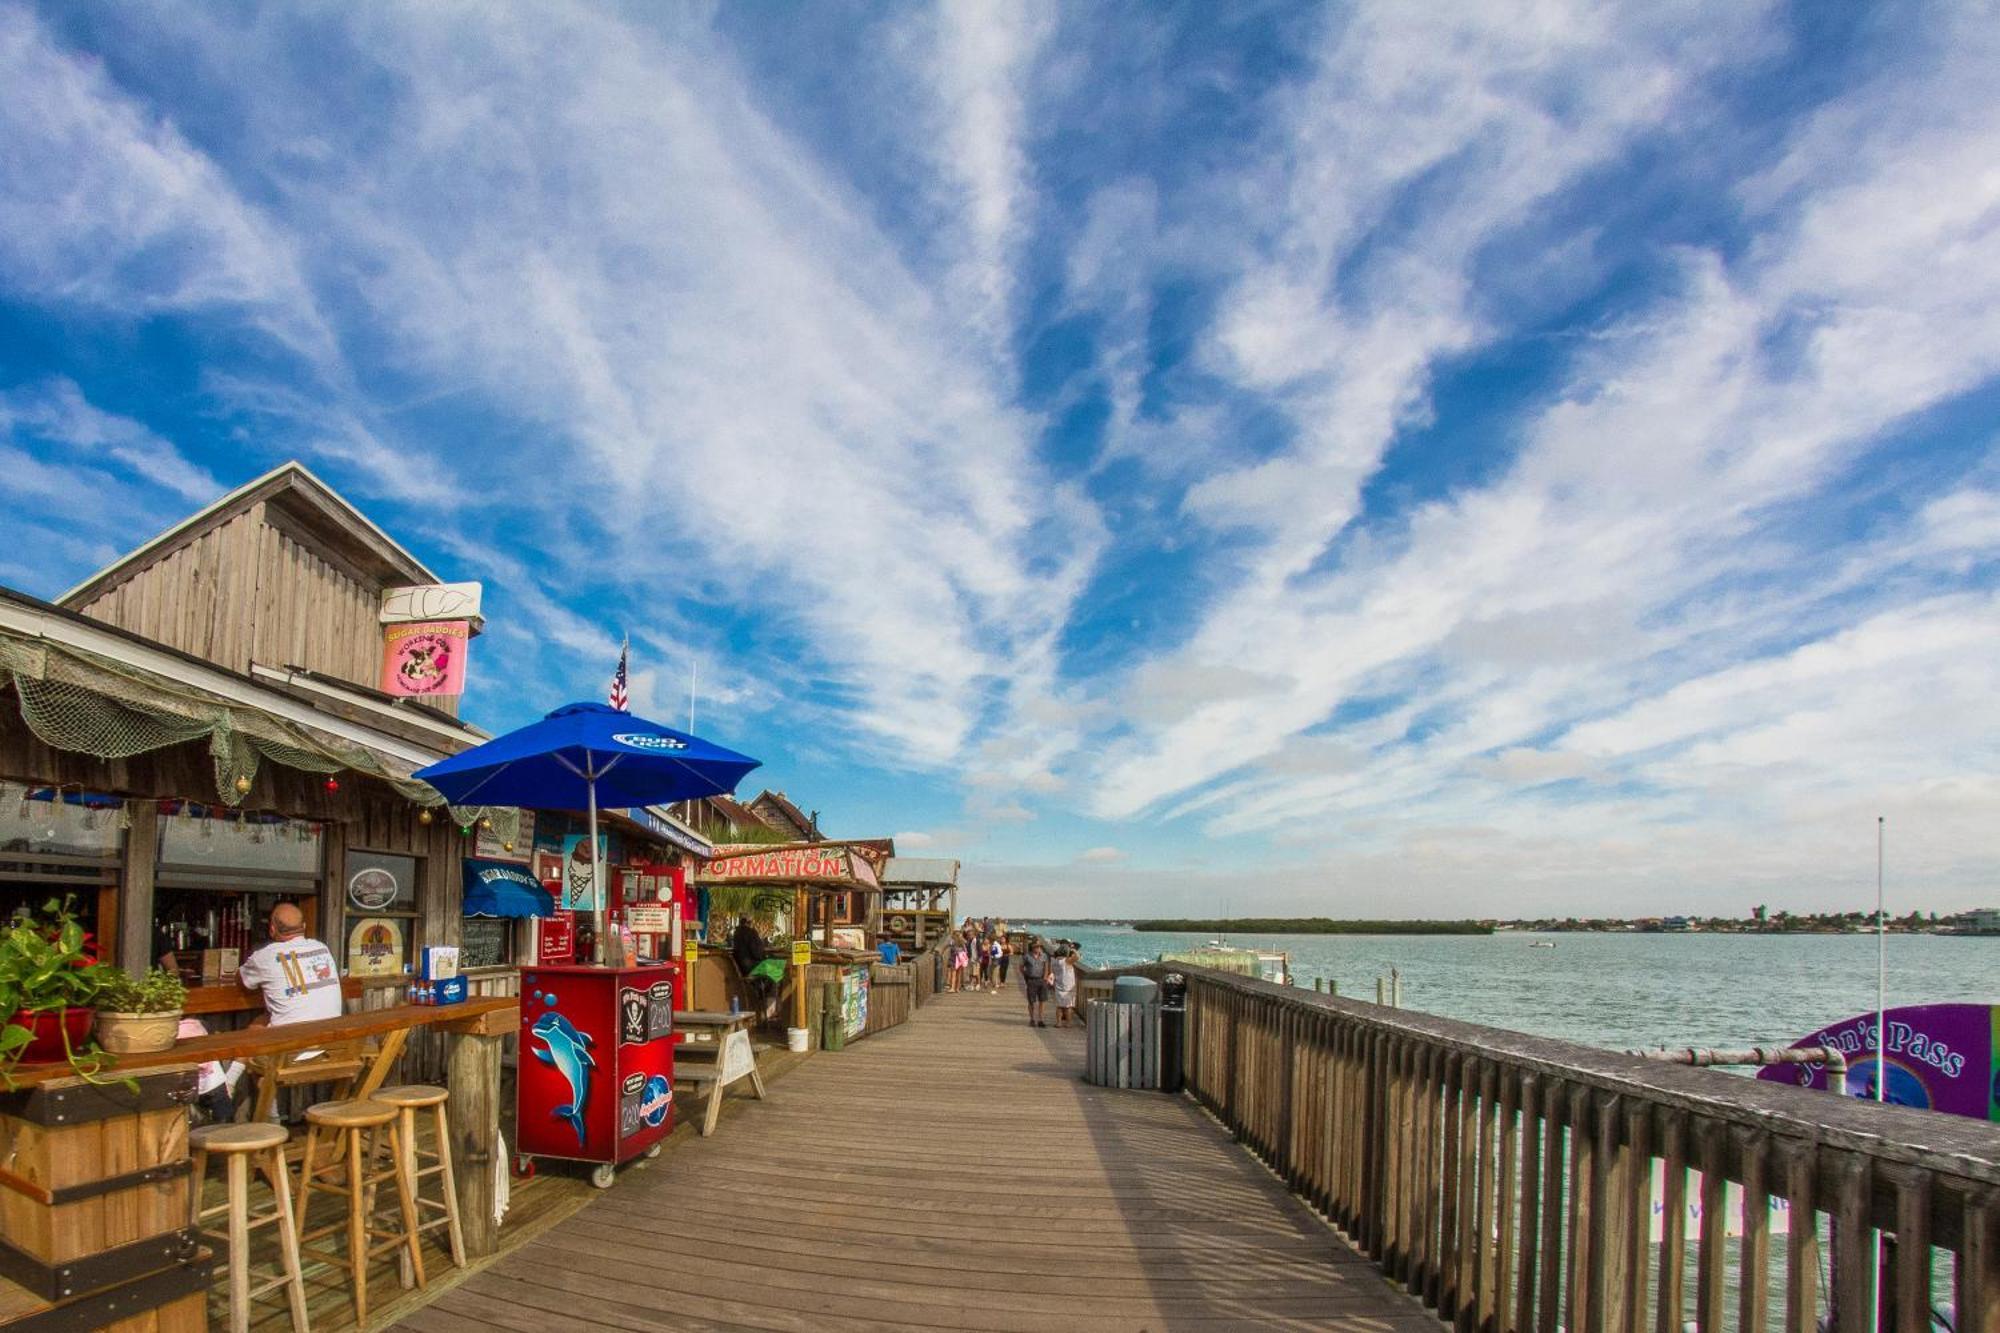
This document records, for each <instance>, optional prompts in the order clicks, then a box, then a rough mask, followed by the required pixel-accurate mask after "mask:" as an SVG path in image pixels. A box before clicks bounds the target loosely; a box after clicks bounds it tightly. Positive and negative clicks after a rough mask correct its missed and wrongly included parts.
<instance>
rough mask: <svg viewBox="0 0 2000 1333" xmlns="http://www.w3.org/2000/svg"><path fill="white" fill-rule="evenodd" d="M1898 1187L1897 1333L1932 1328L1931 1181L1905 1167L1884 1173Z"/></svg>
mask: <svg viewBox="0 0 2000 1333" xmlns="http://www.w3.org/2000/svg"><path fill="white" fill-rule="evenodd" d="M1883 1174H1884V1175H1886V1176H1887V1177H1888V1178H1889V1180H1890V1182H1891V1183H1893V1184H1894V1185H1895V1187H1896V1267H1895V1269H1894V1274H1895V1279H1894V1280H1895V1290H1894V1292H1892V1293H1891V1295H1892V1296H1893V1298H1894V1304H1893V1306H1892V1307H1891V1308H1892V1309H1893V1310H1894V1311H1895V1318H1896V1330H1897V1333H1903V1331H1904V1330H1906V1329H1910V1330H1915V1333H1930V1328H1931V1182H1930V1176H1929V1175H1928V1174H1927V1173H1925V1172H1923V1171H1921V1170H1915V1169H1909V1168H1902V1167H1890V1168H1887V1169H1886V1170H1885V1171H1884V1173H1883Z"/></svg>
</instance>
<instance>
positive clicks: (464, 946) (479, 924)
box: [458, 916, 514, 969]
mask: <svg viewBox="0 0 2000 1333" xmlns="http://www.w3.org/2000/svg"><path fill="white" fill-rule="evenodd" d="M513 929H514V923H513V922H512V921H509V920H507V919H506V918H504V917H501V918H493V917H476V916H469V917H467V918H465V934H464V937H463V939H462V940H461V942H460V945H459V952H458V965H459V967H460V968H461V969H464V968H468V967H498V966H500V965H501V964H502V963H504V962H506V961H507V936H508V934H509V933H511V932H512V930H513Z"/></svg>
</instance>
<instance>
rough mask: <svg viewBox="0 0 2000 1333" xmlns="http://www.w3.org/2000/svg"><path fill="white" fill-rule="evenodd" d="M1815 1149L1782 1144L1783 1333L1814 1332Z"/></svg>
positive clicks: (1816, 1283) (1816, 1291)
mask: <svg viewBox="0 0 2000 1333" xmlns="http://www.w3.org/2000/svg"><path fill="white" fill-rule="evenodd" d="M1815 1155H1816V1154H1815V1150H1814V1148H1813V1145H1812V1144H1810V1143H1799V1142H1796V1141H1793V1142H1789V1143H1787V1144H1785V1146H1784V1151H1783V1157H1784V1163H1785V1199H1786V1202H1787V1203H1788V1204H1789V1205H1790V1209H1789V1211H1790V1213H1791V1216H1790V1217H1789V1218H1788V1219H1787V1220H1786V1228H1785V1333H1818V1329H1819V1310H1818V1302H1819V1211H1818V1206H1817V1203H1816V1202H1815V1199H1814V1195H1813V1168H1814V1165H1815Z"/></svg>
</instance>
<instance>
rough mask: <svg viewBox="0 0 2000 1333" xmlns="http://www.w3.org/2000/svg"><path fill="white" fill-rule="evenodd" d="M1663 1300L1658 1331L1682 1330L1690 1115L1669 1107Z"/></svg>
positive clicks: (1663, 1143) (1663, 1149)
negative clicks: (1671, 1109) (1670, 1109)
mask: <svg viewBox="0 0 2000 1333" xmlns="http://www.w3.org/2000/svg"><path fill="white" fill-rule="evenodd" d="M1660 1158H1661V1167H1660V1177H1661V1183H1660V1303H1659V1318H1658V1319H1657V1320H1656V1321H1655V1322H1654V1325H1653V1331H1654V1333H1681V1328H1682V1322H1683V1320H1684V1319H1685V1317H1686V1313H1687V1215H1688V1214H1687V1185H1688V1117H1687V1113H1686V1112H1684V1111H1669V1112H1668V1113H1667V1121H1666V1125H1665V1126H1664V1127H1663V1133H1662V1134H1661V1140H1660Z"/></svg>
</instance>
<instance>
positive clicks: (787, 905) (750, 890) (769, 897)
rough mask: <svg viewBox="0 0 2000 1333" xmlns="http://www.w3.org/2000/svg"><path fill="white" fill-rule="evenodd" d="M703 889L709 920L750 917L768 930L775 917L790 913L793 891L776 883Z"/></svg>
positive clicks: (719, 885)
mask: <svg viewBox="0 0 2000 1333" xmlns="http://www.w3.org/2000/svg"><path fill="white" fill-rule="evenodd" d="M706 889H707V893H708V919H709V920H710V921H714V920H716V919H717V918H728V919H731V920H734V919H737V918H739V917H749V918H750V920H751V921H753V922H755V923H757V924H758V925H759V926H762V927H765V928H767V929H768V928H769V927H770V925H771V923H772V922H773V921H775V920H776V919H777V918H778V917H780V916H783V915H784V914H786V913H788V912H790V911H791V910H792V891H791V890H790V889H785V888H780V887H778V886H777V885H775V884H710V885H707V886H706ZM709 938H711V939H713V938H714V936H713V935H711V936H710V937H709Z"/></svg>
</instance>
